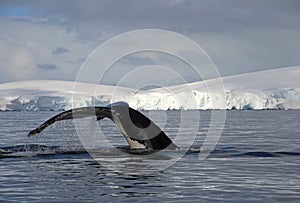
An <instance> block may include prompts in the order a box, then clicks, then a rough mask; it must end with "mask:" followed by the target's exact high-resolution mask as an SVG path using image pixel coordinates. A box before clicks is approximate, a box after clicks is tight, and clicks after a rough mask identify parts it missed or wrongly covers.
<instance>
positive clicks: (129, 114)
mask: <svg viewBox="0 0 300 203" xmlns="http://www.w3.org/2000/svg"><path fill="white" fill-rule="evenodd" d="M91 116H96V118H97V120H101V119H103V118H109V119H110V120H112V121H113V122H114V123H115V124H116V125H117V127H118V128H119V130H120V131H121V133H122V134H123V136H124V137H125V139H126V141H127V142H128V144H129V147H130V149H153V150H163V149H176V148H177V146H176V145H175V144H174V143H173V142H172V140H171V139H170V138H169V137H168V136H167V135H166V134H165V133H164V132H163V131H162V130H161V129H160V128H159V127H158V126H157V125H156V124H155V123H154V122H153V121H151V120H150V119H149V118H147V117H146V116H145V115H143V114H142V113H140V112H139V111H137V110H135V109H133V108H130V107H129V105H128V104H127V103H126V102H116V103H112V104H110V105H108V106H105V107H101V106H100V107H99V106H95V107H81V108H75V109H71V110H68V111H64V112H62V113H59V114H57V115H56V116H54V117H52V118H50V119H48V120H47V121H45V122H44V123H43V124H41V125H40V126H39V127H37V128H36V129H34V130H32V131H30V132H29V134H28V136H34V135H36V134H38V133H40V132H41V131H43V130H44V129H45V128H47V127H48V126H50V125H51V124H53V123H55V122H56V121H61V120H67V119H77V118H84V117H91Z"/></svg>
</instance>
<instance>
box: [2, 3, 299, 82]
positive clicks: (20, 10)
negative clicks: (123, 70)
mask: <svg viewBox="0 0 300 203" xmlns="http://www.w3.org/2000/svg"><path fill="white" fill-rule="evenodd" d="M149 28H155V29H165V30H169V31H174V32H177V33H180V34H183V35H185V36H186V37H188V38H190V39H192V40H194V41H195V42H197V43H198V44H199V45H200V46H201V47H203V48H204V49H205V51H206V52H207V53H208V54H209V56H210V57H211V58H212V60H213V61H214V63H215V64H216V66H217V68H218V70H219V72H220V74H221V75H223V76H225V75H233V74H238V73H245V72H253V71H257V70H263V69H272V68H279V67H288V66H294V65H300V37H299V36H300V1H298V0H294V1H292V0H252V1H249V0H244V1H243V0H207V1H199V0H194V1H190V0H151V1H149V0H144V1H143V0H118V1H117V0H107V1H87V0H81V1H80V0H77V1H76V0H70V1H67V0H64V1H50V0H49V1H47V0H46V1H38V0H37V1H30V0H29V1H13V0H7V1H5V0H1V1H0V29H1V30H0V83H4V82H8V81H18V80H30V79H61V80H74V79H75V77H76V75H77V72H78V70H79V68H80V67H81V65H82V63H83V62H84V61H85V59H86V58H87V56H88V55H89V54H90V53H91V52H92V51H93V50H94V49H95V48H96V47H98V46H99V45H100V44H101V43H103V42H104V41H106V40H108V39H110V38H112V37H114V36H116V35H118V34H121V33H124V32H128V31H132V30H136V29H149ZM149 58H151V57H149ZM129 61H130V63H133V64H129V65H132V66H133V67H134V66H136V64H140V62H141V61H140V60H139V59H138V56H135V57H131V60H129ZM134 63H136V64H134ZM125 64H127V65H128V61H127V63H125ZM146 65H149V64H147V63H146ZM182 68H184V67H182ZM109 77H111V78H113V77H114V75H113V74H111V75H110V76H109ZM190 78H191V81H193V80H195V78H194V79H193V77H192V76H191V77H190ZM109 80H110V78H108V79H107V81H109ZM111 81H113V79H112V80H111ZM115 82H117V81H115Z"/></svg>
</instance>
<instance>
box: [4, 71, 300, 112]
mask: <svg viewBox="0 0 300 203" xmlns="http://www.w3.org/2000/svg"><path fill="white" fill-rule="evenodd" d="M299 78H300V66H296V67H288V68H278V69H273V70H267V71H259V72H253V73H246V74H239V75H234V76H228V77H223V78H222V81H223V84H221V86H220V83H219V82H220V79H211V80H206V81H200V82H195V83H189V84H184V85H177V86H170V87H164V88H157V89H152V90H148V91H139V90H135V89H130V88H125V87H115V86H107V85H95V84H89V83H79V82H77V83H74V82H69V81H55V80H37V81H21V82H11V83H5V84H0V110H17V111H25V110H26V111H38V110H67V109H70V108H75V107H81V106H91V105H99V106H103V105H107V104H109V103H111V102H115V101H126V102H128V103H129V105H130V106H131V107H133V108H136V109H145V110H167V109H300V82H299ZM74 85H76V86H74ZM223 85H224V88H220V87H223ZM74 87H75V88H74Z"/></svg>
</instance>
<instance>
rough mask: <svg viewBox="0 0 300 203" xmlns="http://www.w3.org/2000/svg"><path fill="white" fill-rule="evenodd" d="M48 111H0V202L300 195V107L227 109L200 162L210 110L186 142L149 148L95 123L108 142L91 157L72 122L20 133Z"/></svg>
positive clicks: (174, 119)
mask: <svg viewBox="0 0 300 203" xmlns="http://www.w3.org/2000/svg"><path fill="white" fill-rule="evenodd" d="M178 113H179V112H176V111H174V112H167V117H168V125H166V126H165V127H164V130H165V132H166V133H167V134H168V135H170V136H171V137H172V136H174V134H176V132H177V131H178V127H179V126H180V125H178V122H180V120H179V119H178V118H179V117H180V116H179V115H178ZM192 113H193V112H192V111H191V118H192ZM51 114H53V115H54V114H56V112H0V117H1V119H0V124H1V125H0V128H1V130H0V148H1V152H0V162H1V164H0V201H5V200H6V201H8V200H12V201H22V200H23V201H30V202H34V201H36V202H41V201H44V202H48V201H71V202H74V201H92V202H99V201H110V202H111V201H122V202H123V201H125V202H126V201H128V202H132V201H163V200H170V201H180V202H191V201H196V202H199V201H208V200H210V201H220V202H224V201H250V202H251V201H260V200H264V201H273V200H276V201H284V202H285V201H297V200H298V201H299V200H300V196H299V194H300V188H299V185H300V178H299V175H300V174H299V169H298V168H299V165H300V159H299V156H300V147H299V146H300V137H299V133H300V127H299V126H298V122H297V121H298V120H299V119H298V118H299V115H300V112H299V111H229V112H228V113H227V120H226V125H225V129H224V132H223V135H222V137H221V140H220V142H219V144H218V146H217V148H216V149H215V150H214V151H213V153H212V154H211V155H210V156H209V157H208V158H207V159H205V160H203V161H199V159H198V158H199V153H200V152H199V149H200V146H201V144H202V142H203V137H204V136H205V133H206V132H207V129H208V127H209V118H210V112H209V111H203V112H201V121H200V122H201V123H200V128H199V132H198V136H197V138H196V140H195V142H194V144H193V146H192V148H186V149H179V150H175V151H162V152H159V153H154V154H142V155H141V154H140V155H136V154H131V153H127V152H128V151H126V150H127V149H126V148H124V146H126V145H127V144H126V141H124V138H123V137H122V135H120V134H119V131H118V130H117V128H115V126H114V124H113V123H112V122H110V121H108V120H104V122H101V123H100V127H101V130H102V131H103V133H104V134H105V135H107V142H110V143H111V144H112V145H113V148H112V147H109V146H107V145H106V144H105V143H102V144H103V146H101V148H98V149H95V148H93V149H91V150H94V151H93V152H94V153H92V156H93V157H94V159H93V157H92V156H91V155H90V154H88V153H86V151H85V149H84V148H83V147H82V145H81V144H80V141H79V139H78V137H77V136H76V132H75V130H74V127H72V122H62V123H59V124H58V125H56V126H53V127H51V128H49V129H48V130H46V131H45V132H44V133H43V134H41V135H39V136H37V137H34V138H32V139H28V138H27V137H26V134H27V132H28V131H29V130H31V129H33V128H34V127H36V126H37V125H38V124H40V123H41V122H42V121H44V120H45V119H47V118H49V117H51V116H52V115H51ZM152 114H155V112H152ZM170 123H172V125H173V127H172V125H170ZM70 126H71V127H70ZM173 138H174V137H173ZM180 140H181V141H183V142H184V139H180ZM116 147H117V148H116ZM182 154H185V155H184V156H183V157H182ZM170 161H171V162H172V164H171V165H170V166H169V165H168V164H169V163H170ZM164 164H165V167H163V168H162V166H164ZM158 169H160V170H158Z"/></svg>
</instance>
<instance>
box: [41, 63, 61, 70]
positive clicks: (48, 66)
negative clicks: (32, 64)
mask: <svg viewBox="0 0 300 203" xmlns="http://www.w3.org/2000/svg"><path fill="white" fill-rule="evenodd" d="M37 67H38V68H39V69H42V70H56V69H58V67H57V66H56V65H54V64H39V65H37Z"/></svg>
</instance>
